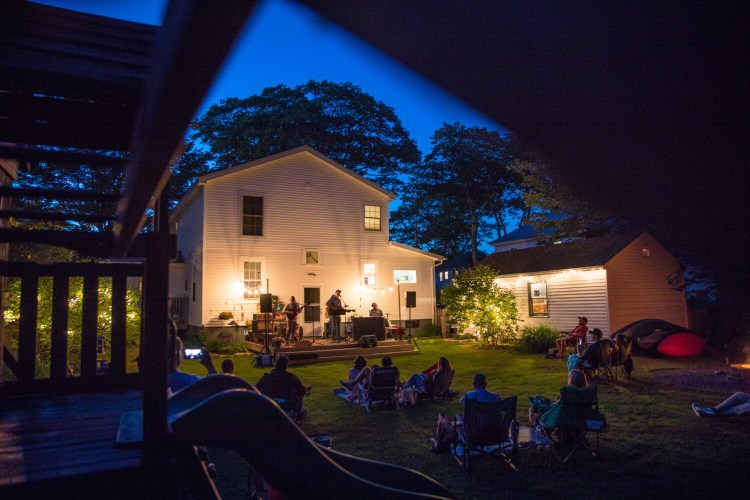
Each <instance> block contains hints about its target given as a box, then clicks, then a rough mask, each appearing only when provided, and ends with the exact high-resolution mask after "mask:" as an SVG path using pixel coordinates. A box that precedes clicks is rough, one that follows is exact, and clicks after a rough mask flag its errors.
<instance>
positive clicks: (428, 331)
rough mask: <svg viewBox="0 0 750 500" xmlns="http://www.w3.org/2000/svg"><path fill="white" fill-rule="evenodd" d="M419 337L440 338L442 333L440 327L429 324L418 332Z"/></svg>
mask: <svg viewBox="0 0 750 500" xmlns="http://www.w3.org/2000/svg"><path fill="white" fill-rule="evenodd" d="M419 336H420V337H442V336H443V332H442V330H441V329H440V325H436V324H434V323H430V324H429V325H427V326H425V327H424V328H422V330H421V331H420V332H419Z"/></svg>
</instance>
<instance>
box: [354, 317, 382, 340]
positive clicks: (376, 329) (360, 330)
mask: <svg viewBox="0 0 750 500" xmlns="http://www.w3.org/2000/svg"><path fill="white" fill-rule="evenodd" d="M362 335H375V337H376V338H377V339H378V340H385V318H383V317H378V316H375V317H369V316H366V317H356V318H352V337H354V340H358V339H359V338H360V337H361V336H362Z"/></svg>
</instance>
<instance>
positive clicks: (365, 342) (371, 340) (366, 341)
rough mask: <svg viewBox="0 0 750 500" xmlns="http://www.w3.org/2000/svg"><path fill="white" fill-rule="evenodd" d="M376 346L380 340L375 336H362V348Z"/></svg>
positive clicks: (360, 344)
mask: <svg viewBox="0 0 750 500" xmlns="http://www.w3.org/2000/svg"><path fill="white" fill-rule="evenodd" d="M376 345H378V339H377V338H375V335H362V336H361V337H360V338H359V346H360V347H375V346H376Z"/></svg>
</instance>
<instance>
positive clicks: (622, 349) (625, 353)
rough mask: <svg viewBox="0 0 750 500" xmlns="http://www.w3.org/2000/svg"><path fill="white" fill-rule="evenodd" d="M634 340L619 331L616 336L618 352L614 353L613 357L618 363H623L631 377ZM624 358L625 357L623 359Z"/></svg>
mask: <svg viewBox="0 0 750 500" xmlns="http://www.w3.org/2000/svg"><path fill="white" fill-rule="evenodd" d="M632 344H633V341H632V340H631V339H630V337H628V336H626V335H623V334H622V333H618V334H617V336H616V337H615V347H616V348H617V349H616V352H614V353H612V359H613V360H614V361H615V362H617V363H618V364H621V365H622V368H623V369H624V370H625V373H627V375H628V377H630V373H631V372H632V371H633V356H632V355H631V351H632V347H633V346H632ZM623 358H624V359H623Z"/></svg>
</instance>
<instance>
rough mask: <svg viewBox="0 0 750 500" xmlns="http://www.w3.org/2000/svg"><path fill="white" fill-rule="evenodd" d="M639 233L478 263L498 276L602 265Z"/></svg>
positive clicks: (547, 247)
mask: <svg viewBox="0 0 750 500" xmlns="http://www.w3.org/2000/svg"><path fill="white" fill-rule="evenodd" d="M641 234H643V233H642V232H641V233H628V234H624V235H615V236H603V237H601V238H590V239H588V240H577V241H571V242H569V243H560V244H558V245H545V246H540V247H533V248H524V249H521V250H510V251H508V252H499V253H493V254H492V255H489V256H487V257H486V258H484V259H482V260H481V261H480V262H479V263H480V264H483V265H486V266H489V267H490V268H492V269H493V270H495V272H497V273H498V274H500V275H506V274H523V273H537V272H543V271H560V270H563V269H577V268H582V267H595V266H603V265H604V264H606V263H607V262H609V261H610V260H611V259H612V257H614V256H615V255H617V254H618V253H620V251H622V249H623V248H625V247H626V246H627V245H628V244H630V242H632V241H633V240H634V239H636V237H638V236H640V235H641Z"/></svg>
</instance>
